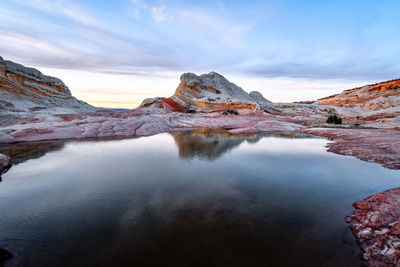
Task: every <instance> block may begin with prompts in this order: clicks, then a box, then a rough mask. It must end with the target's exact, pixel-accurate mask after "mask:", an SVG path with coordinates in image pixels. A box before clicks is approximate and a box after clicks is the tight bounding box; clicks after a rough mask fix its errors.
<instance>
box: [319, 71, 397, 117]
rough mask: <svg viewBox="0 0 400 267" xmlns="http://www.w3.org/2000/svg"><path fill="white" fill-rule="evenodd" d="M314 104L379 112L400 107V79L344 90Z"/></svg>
mask: <svg viewBox="0 0 400 267" xmlns="http://www.w3.org/2000/svg"><path fill="white" fill-rule="evenodd" d="M314 104H318V105H330V106H339V107H347V108H358V109H369V110H379V109H386V108H392V107H397V106H400V79H396V80H391V81H386V82H381V83H377V84H372V85H366V86H363V87H359V88H354V89H350V90H345V91H343V92H342V93H341V94H337V95H333V96H329V97H325V98H321V99H319V100H317V101H316V102H315V103H314Z"/></svg>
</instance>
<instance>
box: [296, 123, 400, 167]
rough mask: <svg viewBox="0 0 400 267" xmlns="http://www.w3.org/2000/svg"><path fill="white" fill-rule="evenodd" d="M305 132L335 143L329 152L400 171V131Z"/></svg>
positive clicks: (317, 130)
mask: <svg viewBox="0 0 400 267" xmlns="http://www.w3.org/2000/svg"><path fill="white" fill-rule="evenodd" d="M303 132H305V133H309V134H314V135H318V136H324V137H327V138H331V139H333V140H334V141H335V142H332V143H330V144H328V151H329V152H333V153H336V154H341V155H349V156H355V157H357V158H359V159H361V160H365V161H374V162H378V163H381V164H382V165H383V166H385V167H387V168H391V169H400V131H397V130H383V129H334V128H332V129H326V128H325V129H324V128H309V129H304V130H303Z"/></svg>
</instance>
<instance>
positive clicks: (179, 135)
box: [171, 129, 261, 160]
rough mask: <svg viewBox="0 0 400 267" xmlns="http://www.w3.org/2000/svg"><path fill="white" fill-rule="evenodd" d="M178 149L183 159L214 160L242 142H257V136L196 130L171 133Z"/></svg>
mask: <svg viewBox="0 0 400 267" xmlns="http://www.w3.org/2000/svg"><path fill="white" fill-rule="evenodd" d="M171 135H172V136H173V137H174V139H175V142H176V145H177V146H178V149H179V156H180V157H181V158H185V159H191V158H194V157H196V156H197V157H199V158H204V159H208V160H214V159H217V158H218V157H220V156H221V155H223V154H224V153H226V152H228V151H229V150H232V149H233V148H235V147H237V146H239V145H240V144H241V143H242V142H243V141H246V140H251V141H253V142H254V141H255V142H257V141H258V140H259V139H261V137H258V136H257V135H235V134H232V133H229V132H228V131H227V130H224V129H198V130H191V131H181V132H171Z"/></svg>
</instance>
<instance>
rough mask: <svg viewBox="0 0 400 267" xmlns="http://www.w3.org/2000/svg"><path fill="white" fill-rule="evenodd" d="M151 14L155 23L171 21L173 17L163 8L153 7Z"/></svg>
mask: <svg viewBox="0 0 400 267" xmlns="http://www.w3.org/2000/svg"><path fill="white" fill-rule="evenodd" d="M151 14H152V15H153V18H154V19H155V20H156V21H168V20H172V19H173V18H174V16H172V15H170V14H169V13H167V10H166V7H165V6H155V7H152V8H151Z"/></svg>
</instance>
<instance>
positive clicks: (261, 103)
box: [170, 72, 273, 111]
mask: <svg viewBox="0 0 400 267" xmlns="http://www.w3.org/2000/svg"><path fill="white" fill-rule="evenodd" d="M180 80H181V82H180V84H179V86H178V88H177V89H176V90H175V94H174V95H173V96H172V97H171V98H170V101H171V102H175V103H176V104H178V105H181V106H182V107H184V108H186V109H193V110H203V111H211V110H214V111H215V110H225V109H228V108H231V109H250V110H256V109H269V108H273V104H272V103H271V102H270V101H268V100H266V99H265V98H264V97H263V96H262V95H261V94H260V93H259V92H252V94H248V93H247V92H246V91H244V90H243V89H242V88H240V87H239V86H237V85H236V84H234V83H231V82H230V81H228V80H227V79H226V78H225V77H224V76H222V75H220V74H218V73H216V72H210V73H208V74H202V75H200V76H197V75H196V74H194V73H190V72H188V73H184V74H182V76H181V78H180Z"/></svg>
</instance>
